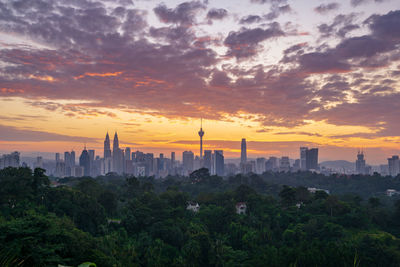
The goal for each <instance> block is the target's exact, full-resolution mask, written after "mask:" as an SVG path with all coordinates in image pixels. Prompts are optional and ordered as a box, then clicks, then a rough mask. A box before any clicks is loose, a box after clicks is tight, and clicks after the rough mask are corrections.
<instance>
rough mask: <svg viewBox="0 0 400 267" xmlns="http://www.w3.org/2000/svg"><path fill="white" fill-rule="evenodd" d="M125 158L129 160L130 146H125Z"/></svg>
mask: <svg viewBox="0 0 400 267" xmlns="http://www.w3.org/2000/svg"><path fill="white" fill-rule="evenodd" d="M125 160H131V148H130V147H127V148H125Z"/></svg>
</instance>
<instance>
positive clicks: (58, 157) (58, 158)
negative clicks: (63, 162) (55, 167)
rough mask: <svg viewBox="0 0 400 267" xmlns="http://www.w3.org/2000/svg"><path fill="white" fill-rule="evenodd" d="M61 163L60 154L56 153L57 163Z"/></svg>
mask: <svg viewBox="0 0 400 267" xmlns="http://www.w3.org/2000/svg"><path fill="white" fill-rule="evenodd" d="M59 161H60V153H56V163H57V162H59Z"/></svg>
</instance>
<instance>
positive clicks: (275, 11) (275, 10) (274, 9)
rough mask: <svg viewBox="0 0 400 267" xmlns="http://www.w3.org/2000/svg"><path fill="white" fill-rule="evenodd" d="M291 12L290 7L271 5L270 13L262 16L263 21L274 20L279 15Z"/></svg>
mask: <svg viewBox="0 0 400 267" xmlns="http://www.w3.org/2000/svg"><path fill="white" fill-rule="evenodd" d="M291 11H292V8H291V7H290V5H284V6H277V5H272V6H271V11H270V12H269V13H268V14H266V15H264V19H266V20H274V19H276V18H278V17H279V16H280V15H282V14H285V13H289V12H291Z"/></svg>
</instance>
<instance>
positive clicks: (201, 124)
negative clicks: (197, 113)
mask: <svg viewBox="0 0 400 267" xmlns="http://www.w3.org/2000/svg"><path fill="white" fill-rule="evenodd" d="M199 136H200V159H203V136H204V131H203V118H201V119H200V131H199Z"/></svg>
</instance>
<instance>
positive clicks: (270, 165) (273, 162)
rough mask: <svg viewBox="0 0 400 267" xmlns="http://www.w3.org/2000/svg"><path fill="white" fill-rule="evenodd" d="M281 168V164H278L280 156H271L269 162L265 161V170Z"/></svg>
mask: <svg viewBox="0 0 400 267" xmlns="http://www.w3.org/2000/svg"><path fill="white" fill-rule="evenodd" d="M278 169H279V164H278V158H277V157H270V158H269V159H268V160H267V162H265V170H266V171H273V172H275V171H278Z"/></svg>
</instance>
